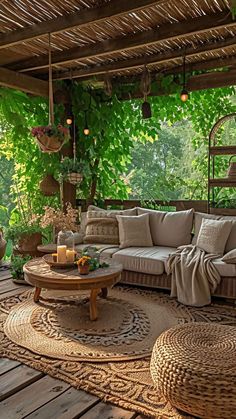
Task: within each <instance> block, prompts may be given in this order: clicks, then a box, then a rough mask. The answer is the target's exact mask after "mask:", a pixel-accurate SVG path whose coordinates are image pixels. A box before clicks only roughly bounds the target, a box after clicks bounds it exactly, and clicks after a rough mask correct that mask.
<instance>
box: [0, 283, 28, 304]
mask: <svg viewBox="0 0 236 419" xmlns="http://www.w3.org/2000/svg"><path fill="white" fill-rule="evenodd" d="M30 289H32V287H28V286H24V285H22V286H21V287H20V288H16V289H14V290H11V291H7V292H4V293H3V294H0V300H3V299H5V298H10V297H14V296H15V295H17V294H21V293H22V292H24V291H27V290H30Z"/></svg>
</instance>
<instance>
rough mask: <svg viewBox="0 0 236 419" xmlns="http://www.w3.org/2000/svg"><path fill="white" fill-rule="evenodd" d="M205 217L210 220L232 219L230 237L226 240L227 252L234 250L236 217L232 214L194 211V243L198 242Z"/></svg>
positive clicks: (235, 243) (235, 246) (235, 244)
mask: <svg viewBox="0 0 236 419" xmlns="http://www.w3.org/2000/svg"><path fill="white" fill-rule="evenodd" d="M203 218H207V219H209V220H219V221H231V222H232V229H231V232H230V235H229V237H228V240H227V242H226V246H225V252H229V251H230V250H233V249H235V248H236V217H235V216H231V215H215V214H205V213H203V212H195V213H194V237H193V240H192V244H196V243H197V237H198V234H199V230H200V227H201V223H202V220H203Z"/></svg>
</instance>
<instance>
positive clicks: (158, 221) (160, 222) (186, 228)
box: [138, 208, 194, 247]
mask: <svg viewBox="0 0 236 419" xmlns="http://www.w3.org/2000/svg"><path fill="white" fill-rule="evenodd" d="M193 213H194V210H193V209H190V210H186V211H176V212H166V211H155V210H151V209H146V208H138V214H149V216H150V229H151V235H152V240H153V244H154V245H155V246H167V247H178V246H183V245H185V244H190V243H191V239H192V236H191V232H192V227H193Z"/></svg>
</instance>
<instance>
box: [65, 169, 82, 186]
mask: <svg viewBox="0 0 236 419" xmlns="http://www.w3.org/2000/svg"><path fill="white" fill-rule="evenodd" d="M67 180H68V182H69V183H72V185H78V184H80V183H81V182H82V180H83V175H82V174H81V173H76V172H71V173H69V174H68V175H67Z"/></svg>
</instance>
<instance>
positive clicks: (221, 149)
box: [209, 145, 236, 156]
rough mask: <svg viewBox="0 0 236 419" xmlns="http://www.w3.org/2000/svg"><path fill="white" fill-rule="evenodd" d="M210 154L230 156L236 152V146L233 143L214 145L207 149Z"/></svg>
mask: <svg viewBox="0 0 236 419" xmlns="http://www.w3.org/2000/svg"><path fill="white" fill-rule="evenodd" d="M209 152H210V155H211V156H224V155H225V156H227V155H228V156H230V155H231V154H236V146H235V145H227V146H214V147H210V149H209Z"/></svg>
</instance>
